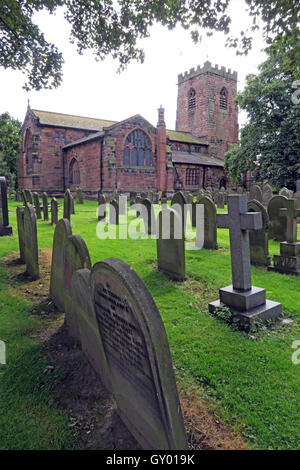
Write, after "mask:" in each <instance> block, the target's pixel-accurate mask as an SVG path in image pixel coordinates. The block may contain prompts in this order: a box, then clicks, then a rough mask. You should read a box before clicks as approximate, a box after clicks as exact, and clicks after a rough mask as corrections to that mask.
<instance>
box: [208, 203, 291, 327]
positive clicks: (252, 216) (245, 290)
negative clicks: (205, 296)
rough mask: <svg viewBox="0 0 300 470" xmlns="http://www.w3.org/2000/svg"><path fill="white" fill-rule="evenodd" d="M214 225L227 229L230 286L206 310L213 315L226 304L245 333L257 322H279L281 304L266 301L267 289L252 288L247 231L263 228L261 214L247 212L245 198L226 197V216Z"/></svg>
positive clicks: (218, 215) (221, 216)
mask: <svg viewBox="0 0 300 470" xmlns="http://www.w3.org/2000/svg"><path fill="white" fill-rule="evenodd" d="M217 225H218V227H220V228H229V236H230V256H231V272H232V285H230V286H227V287H224V288H222V289H220V291H219V292H220V299H219V300H217V301H215V302H212V303H210V304H209V311H210V312H211V313H213V314H215V313H217V311H218V309H219V308H220V307H221V305H222V304H224V305H226V306H227V307H229V309H230V311H231V313H232V319H233V318H235V319H237V320H238V321H239V325H240V327H241V328H244V329H246V330H248V329H250V328H251V325H253V323H254V322H255V321H257V320H260V321H261V322H262V323H265V322H267V321H268V320H270V319H272V320H276V319H279V317H281V310H282V309H281V304H280V303H278V302H273V301H271V300H266V290H265V289H262V288H259V287H255V286H252V285H251V269H250V248H249V230H260V229H261V228H262V216H261V213H257V212H247V197H246V195H233V196H229V197H228V213H227V214H217Z"/></svg>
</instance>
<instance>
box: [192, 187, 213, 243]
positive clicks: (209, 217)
mask: <svg viewBox="0 0 300 470" xmlns="http://www.w3.org/2000/svg"><path fill="white" fill-rule="evenodd" d="M197 204H199V205H200V204H203V206H204V227H203V226H201V224H198V225H197V227H196V246H198V247H199V248H205V249H206V250H217V249H218V244H217V211H216V206H215V204H214V203H213V201H212V200H211V199H210V198H209V197H206V196H203V197H201V198H199V199H198V202H197ZM203 231H204V240H203ZM202 245H203V246H202Z"/></svg>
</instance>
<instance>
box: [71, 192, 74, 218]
mask: <svg viewBox="0 0 300 470" xmlns="http://www.w3.org/2000/svg"><path fill="white" fill-rule="evenodd" d="M71 214H72V215H74V214H75V201H74V198H73V196H72V194H71Z"/></svg>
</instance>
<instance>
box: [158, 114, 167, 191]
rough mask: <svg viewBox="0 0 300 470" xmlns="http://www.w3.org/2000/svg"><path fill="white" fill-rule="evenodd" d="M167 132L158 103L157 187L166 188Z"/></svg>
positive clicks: (163, 189) (160, 189)
mask: <svg viewBox="0 0 300 470" xmlns="http://www.w3.org/2000/svg"><path fill="white" fill-rule="evenodd" d="M166 147H167V134H166V124H165V110H164V108H163V107H162V106H161V105H160V108H159V110H158V123H157V189H158V191H165V190H166V189H167V149H166Z"/></svg>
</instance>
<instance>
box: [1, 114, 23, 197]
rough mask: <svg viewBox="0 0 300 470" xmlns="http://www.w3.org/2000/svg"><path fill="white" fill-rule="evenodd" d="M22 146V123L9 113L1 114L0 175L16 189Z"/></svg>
mask: <svg viewBox="0 0 300 470" xmlns="http://www.w3.org/2000/svg"><path fill="white" fill-rule="evenodd" d="M20 148H21V123H20V121H18V120H17V119H14V118H12V117H11V116H10V115H9V113H3V114H1V115H0V175H1V176H5V177H6V179H7V182H8V186H9V187H10V188H11V189H14V187H15V182H16V176H17V161H18V153H19V150H20Z"/></svg>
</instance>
